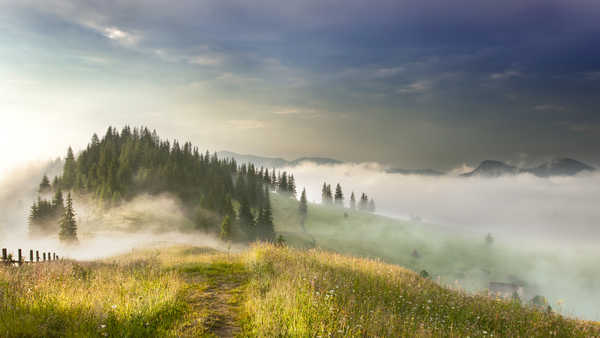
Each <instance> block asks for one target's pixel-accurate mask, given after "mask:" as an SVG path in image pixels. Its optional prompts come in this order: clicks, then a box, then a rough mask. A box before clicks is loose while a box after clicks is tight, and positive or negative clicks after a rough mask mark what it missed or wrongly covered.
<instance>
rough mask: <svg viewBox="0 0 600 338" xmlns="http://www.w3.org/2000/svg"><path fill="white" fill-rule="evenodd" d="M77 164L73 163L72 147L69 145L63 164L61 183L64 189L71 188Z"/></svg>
mask: <svg viewBox="0 0 600 338" xmlns="http://www.w3.org/2000/svg"><path fill="white" fill-rule="evenodd" d="M76 170H77V165H76V164H75V156H74V155H73V149H71V147H69V149H68V150H67V157H66V158H65V165H64V169H63V176H62V184H63V186H64V187H65V189H71V188H72V187H73V185H74V184H75V178H76V176H77V172H76Z"/></svg>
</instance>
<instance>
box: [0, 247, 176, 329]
mask: <svg viewBox="0 0 600 338" xmlns="http://www.w3.org/2000/svg"><path fill="white" fill-rule="evenodd" d="M183 290H184V283H183V281H182V279H181V278H180V276H179V275H178V274H176V273H174V272H168V271H164V270H163V269H161V267H160V266H159V264H158V262H157V261H156V260H154V259H152V258H148V257H146V258H144V259H136V260H129V261H126V262H111V263H108V262H89V263H77V262H74V261H62V262H52V263H47V264H46V263H44V264H33V265H27V266H22V267H7V266H2V267H0V336H2V337H59V336H113V337H115V336H162V335H165V334H166V333H167V332H168V331H169V330H170V329H171V328H172V326H173V325H174V323H175V322H176V320H177V319H178V318H179V317H180V316H181V315H182V313H183V312H184V311H185V307H186V305H185V303H184V302H182V298H181V297H180V296H179V294H180V293H181V292H183Z"/></svg>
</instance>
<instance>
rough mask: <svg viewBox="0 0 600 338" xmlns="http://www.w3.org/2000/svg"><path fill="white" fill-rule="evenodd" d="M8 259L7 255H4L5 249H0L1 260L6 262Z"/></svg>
mask: <svg viewBox="0 0 600 338" xmlns="http://www.w3.org/2000/svg"><path fill="white" fill-rule="evenodd" d="M7 259H8V257H7V255H6V248H2V260H3V261H6V260H7Z"/></svg>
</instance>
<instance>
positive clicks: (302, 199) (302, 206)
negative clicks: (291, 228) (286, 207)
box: [298, 189, 308, 225]
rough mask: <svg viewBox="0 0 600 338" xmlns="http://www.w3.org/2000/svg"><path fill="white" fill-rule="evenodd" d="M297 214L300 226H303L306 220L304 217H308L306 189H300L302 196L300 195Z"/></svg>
mask: <svg viewBox="0 0 600 338" xmlns="http://www.w3.org/2000/svg"><path fill="white" fill-rule="evenodd" d="M298 212H299V213H300V221H301V222H302V225H304V221H305V220H306V216H307V215H308V202H307V200H306V189H302V194H301V195H300V205H299V206H298Z"/></svg>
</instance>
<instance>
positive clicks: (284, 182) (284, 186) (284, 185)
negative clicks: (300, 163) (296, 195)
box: [279, 171, 289, 193]
mask: <svg viewBox="0 0 600 338" xmlns="http://www.w3.org/2000/svg"><path fill="white" fill-rule="evenodd" d="M279 192H282V193H288V192H289V186H288V176H287V172H285V171H284V172H283V173H281V178H280V179H279Z"/></svg>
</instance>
